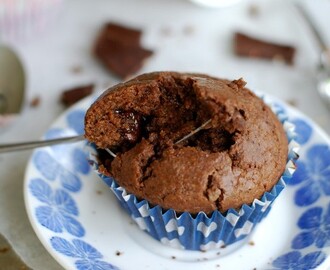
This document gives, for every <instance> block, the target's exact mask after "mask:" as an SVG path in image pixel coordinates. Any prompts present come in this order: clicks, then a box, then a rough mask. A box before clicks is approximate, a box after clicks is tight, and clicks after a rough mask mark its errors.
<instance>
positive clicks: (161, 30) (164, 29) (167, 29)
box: [160, 26, 172, 37]
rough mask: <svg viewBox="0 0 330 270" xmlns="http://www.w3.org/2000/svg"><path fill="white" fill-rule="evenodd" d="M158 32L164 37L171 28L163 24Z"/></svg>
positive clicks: (170, 31) (168, 33) (169, 32)
mask: <svg viewBox="0 0 330 270" xmlns="http://www.w3.org/2000/svg"><path fill="white" fill-rule="evenodd" d="M160 34H161V35H162V36H164V37H168V36H170V35H171V34H172V29H171V28H170V27H166V26H164V27H162V28H161V29H160Z"/></svg>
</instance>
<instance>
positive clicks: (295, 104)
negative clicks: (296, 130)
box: [286, 99, 298, 107]
mask: <svg viewBox="0 0 330 270" xmlns="http://www.w3.org/2000/svg"><path fill="white" fill-rule="evenodd" d="M286 102H287V103H288V104H289V105H291V106H292V107H297V105H298V102H297V100H296V99H288V100H287V101H286Z"/></svg>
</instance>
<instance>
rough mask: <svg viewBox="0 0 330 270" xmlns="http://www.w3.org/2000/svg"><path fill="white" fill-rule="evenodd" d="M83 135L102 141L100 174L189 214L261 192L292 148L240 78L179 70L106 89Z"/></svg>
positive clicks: (236, 203) (227, 205)
mask: <svg viewBox="0 0 330 270" xmlns="http://www.w3.org/2000/svg"><path fill="white" fill-rule="evenodd" d="M206 122H208V124H207V125H205V126H204V127H203V129H201V130H200V131H198V132H197V133H195V134H194V135H192V136H190V137H188V138H186V139H185V140H183V141H180V140H181V139H182V138H184V137H185V136H186V135H187V134H189V133H190V132H191V131H193V130H195V129H196V128H198V127H200V126H201V125H203V124H204V123H206ZM85 136H86V138H87V139H88V140H89V141H90V142H93V143H95V144H96V146H97V147H98V148H99V149H98V152H99V160H100V167H99V170H100V172H101V173H103V174H105V175H108V176H111V177H113V178H114V179H115V180H116V181H117V183H118V184H119V185H120V186H122V187H124V188H125V189H126V190H127V192H129V193H132V194H134V195H135V196H136V197H137V198H139V199H146V200H147V201H149V203H150V204H151V205H160V206H161V207H162V208H164V209H170V208H172V209H174V210H175V211H177V212H185V211H187V212H190V213H191V214H196V213H198V212H201V211H203V212H205V213H206V214H210V213H211V212H212V211H214V210H219V211H221V212H225V211H227V210H228V209H229V208H236V209H237V208H239V207H241V206H242V205H243V204H245V203H246V204H250V203H252V202H253V200H254V199H259V198H260V197H261V196H262V195H263V193H264V192H265V191H269V190H271V188H272V187H273V186H274V185H275V184H276V183H277V181H278V180H279V178H280V177H281V175H282V173H283V171H284V169H285V165H286V161H287V151H288V150H287V138H286V135H285V132H284V130H283V127H282V124H281V123H280V122H279V120H278V119H277V117H276V115H275V114H274V113H273V112H272V111H271V110H270V108H269V107H268V106H267V105H266V104H265V103H264V102H263V101H262V100H261V99H260V98H258V97H257V96H256V95H255V94H254V93H252V92H251V91H250V90H248V89H247V88H245V82H244V81H243V80H242V79H239V80H235V81H228V80H222V79H217V78H213V77H209V76H207V75H202V74H188V73H175V72H155V73H149V74H143V75H141V76H138V77H136V78H134V79H132V80H130V81H128V82H125V83H121V84H118V85H116V86H114V87H112V88H110V89H108V90H107V91H105V92H104V93H103V94H102V95H101V96H100V97H99V98H98V99H97V100H96V101H95V102H94V104H92V105H91V107H90V108H89V109H88V111H87V113H86V116H85ZM106 148H108V149H109V150H111V151H112V152H114V153H116V157H112V156H111V155H110V154H108V152H107V151H105V150H104V149H106Z"/></svg>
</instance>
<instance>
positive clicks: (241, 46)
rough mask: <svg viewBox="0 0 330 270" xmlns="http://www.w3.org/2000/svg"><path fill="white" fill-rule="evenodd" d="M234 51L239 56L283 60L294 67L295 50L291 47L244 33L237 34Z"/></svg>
mask: <svg viewBox="0 0 330 270" xmlns="http://www.w3.org/2000/svg"><path fill="white" fill-rule="evenodd" d="M234 50H235V53H236V54H237V55H239V56H246V57H252V58H263V59H271V60H273V59H276V60H278V59H281V60H283V61H285V62H286V63H287V64H290V65H292V64H293V59H294V54H295V51H296V50H295V48H294V47H292V46H289V45H283V44H276V43H271V42H268V41H264V40H260V39H256V38H253V37H250V36H247V35H245V34H242V33H235V37H234Z"/></svg>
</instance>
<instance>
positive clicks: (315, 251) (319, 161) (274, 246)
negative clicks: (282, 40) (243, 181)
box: [24, 98, 330, 270]
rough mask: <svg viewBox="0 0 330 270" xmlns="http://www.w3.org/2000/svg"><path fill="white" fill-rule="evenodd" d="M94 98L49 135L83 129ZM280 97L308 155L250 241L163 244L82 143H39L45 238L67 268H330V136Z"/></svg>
mask: <svg viewBox="0 0 330 270" xmlns="http://www.w3.org/2000/svg"><path fill="white" fill-rule="evenodd" d="M92 100H93V99H92V98H88V99H85V100H84V101H82V102H80V103H78V104H77V105H75V106H74V107H72V108H71V109H69V110H68V111H66V112H65V113H64V114H63V115H62V116H61V117H59V118H58V120H57V121H55V123H54V124H53V125H52V126H51V128H50V129H49V130H48V132H47V133H46V135H45V138H54V137H62V136H70V135H74V134H81V133H83V119H84V114H85V111H86V109H87V108H88V107H89V104H90V103H91V102H92ZM272 100H273V101H274V99H272ZM274 102H275V104H276V106H279V107H280V108H282V109H283V110H284V111H285V112H286V113H287V114H288V115H289V120H290V121H292V122H294V123H295V124H296V126H297V133H298V141H299V143H300V144H301V146H302V147H301V151H300V154H301V158H300V160H299V162H298V169H297V172H296V174H295V176H294V177H293V179H292V182H291V184H290V185H289V186H288V187H287V188H286V189H285V190H284V191H283V192H282V194H281V195H280V196H279V198H278V199H277V201H276V202H275V204H274V205H273V209H272V210H271V211H270V214H269V215H268V216H267V217H266V218H265V220H263V221H262V222H261V223H260V224H259V225H258V226H257V228H256V229H255V231H254V233H253V234H252V235H251V236H250V237H249V239H248V240H247V241H245V242H244V243H239V244H238V245H236V246H235V247H232V248H230V249H228V248H224V249H220V250H218V251H216V252H214V251H213V252H196V251H194V252H192V251H182V250H176V249H172V248H169V247H165V246H163V245H162V244H160V243H159V242H157V241H156V240H154V239H152V238H151V237H150V236H148V235H147V234H146V233H144V232H142V231H140V230H139V229H138V228H137V226H136V225H135V224H134V223H133V222H132V221H131V220H130V218H129V217H128V216H127V215H126V213H125V212H124V211H123V210H122V209H121V208H120V206H119V204H117V201H116V198H115V197H114V195H113V194H112V193H111V192H110V190H109V189H108V188H107V187H106V185H105V184H104V183H102V181H101V180H100V179H99V178H98V177H97V176H96V174H95V173H94V172H93V171H92V170H91V168H90V166H89V164H88V162H87V161H86V156H85V153H84V151H83V148H84V143H83V142H82V143H75V144H67V145H59V146H53V147H46V148H41V149H38V150H36V151H35V152H34V153H33V155H32V157H31V159H30V161H29V163H28V166H27V170H26V176H25V186H24V195H25V204H26V209H27V212H28V215H29V218H30V221H31V224H32V226H33V228H34V230H35V232H36V233H37V235H38V237H39V239H40V241H41V242H42V243H43V245H44V246H45V247H46V249H47V250H48V251H49V253H50V254H51V255H52V256H53V257H54V258H55V259H56V260H57V261H58V262H59V263H60V264H61V265H62V266H63V267H64V268H66V269H78V270H87V269H88V270H92V269H97V270H108V269H117V268H119V269H191V270H194V269H196V270H197V269H198V270H199V269H222V270H224V269H225V270H232V269H243V270H245V269H247V270H252V269H258V270H261V269H283V270H284V269H285V270H288V269H294V270H302V269H315V268H317V269H329V268H328V267H329V265H330V259H329V254H330V140H329V138H328V137H327V135H326V134H325V133H324V132H323V131H322V130H320V128H318V127H317V126H316V125H315V124H314V123H313V122H311V121H310V120H309V119H308V118H307V117H305V116H304V115H303V114H301V113H300V112H298V111H297V110H295V109H292V108H290V107H288V106H286V105H284V104H283V103H281V102H279V101H276V100H275V101H274ZM265 166H266V165H265Z"/></svg>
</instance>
